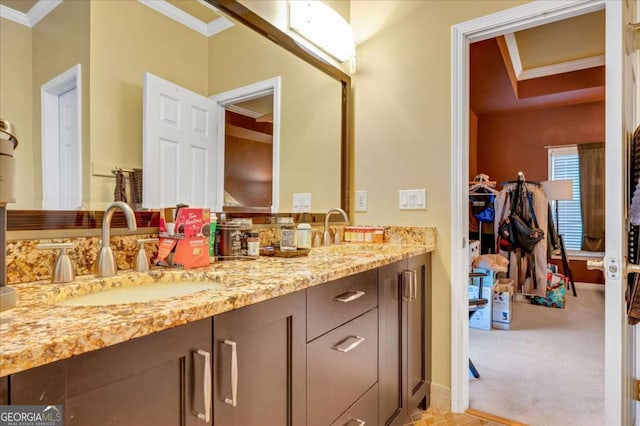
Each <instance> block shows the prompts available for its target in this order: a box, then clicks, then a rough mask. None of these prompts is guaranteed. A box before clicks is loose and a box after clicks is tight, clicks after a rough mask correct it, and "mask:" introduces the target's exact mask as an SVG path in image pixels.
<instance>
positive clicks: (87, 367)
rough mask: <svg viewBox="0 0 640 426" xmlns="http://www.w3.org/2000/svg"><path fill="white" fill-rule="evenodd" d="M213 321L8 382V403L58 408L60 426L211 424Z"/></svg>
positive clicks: (26, 373) (81, 357) (16, 376)
mask: <svg viewBox="0 0 640 426" xmlns="http://www.w3.org/2000/svg"><path fill="white" fill-rule="evenodd" d="M210 354H211V319H205V320H201V321H197V322H193V323H190V324H187V325H184V326H181V327H175V328H172V329H169V330H165V331H162V332H159V333H155V334H152V335H149V336H146V337H142V338H139V339H134V340H132V341H130V342H126V343H121V344H118V345H115V346H111V347H108V348H105V349H101V350H98V351H94V352H89V353H86V354H83V355H79V356H77V357H73V358H69V359H67V360H63V361H58V362H55V363H52V364H48V365H45V366H42V367H38V368H34V369H31V370H27V371H24V372H21V373H17V374H14V375H12V376H11V377H10V403H11V404H16V405H18V404H45V405H47V404H52V405H53V404H62V405H63V406H64V407H63V413H64V418H65V421H64V424H65V425H79V426H82V425H89V424H90V425H96V426H100V425H112V424H122V425H140V426H144V425H165V424H166V425H169V424H171V425H187V426H199V425H207V424H209V425H210V424H212V422H211V420H212V416H211V415H210V416H209V420H206V419H204V418H199V416H198V413H200V414H202V417H206V416H205V415H206V411H207V407H208V408H209V414H211V410H210V409H211V400H209V401H205V395H210V394H211V391H210V390H209V389H206V388H207V387H210V386H211V381H210V380H209V379H207V377H206V375H207V374H208V375H209V378H210V375H211V367H210V364H209V367H207V366H206V360H207V359H208V358H210Z"/></svg>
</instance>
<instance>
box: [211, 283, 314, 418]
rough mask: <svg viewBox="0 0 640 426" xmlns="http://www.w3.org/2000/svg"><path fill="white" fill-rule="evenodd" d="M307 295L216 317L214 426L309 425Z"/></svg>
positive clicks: (252, 306) (299, 295)
mask: <svg viewBox="0 0 640 426" xmlns="http://www.w3.org/2000/svg"><path fill="white" fill-rule="evenodd" d="M305 327H306V315H305V292H304V291H299V292H296V293H292V294H289V295H286V296H281V297H278V298H275V299H271V300H268V301H265V302H261V303H257V304H255V305H250V306H247V307H244V308H240V309H237V310H234V311H230V312H227V313H224V314H221V315H218V316H216V317H214V320H213V328H214V339H215V340H214V359H215V370H214V391H213V393H214V418H215V419H214V423H215V424H216V425H220V426H234V425H237V426H244V425H265V426H269V425H278V426H282V425H304V424H305V423H306V420H305V416H306V406H305V404H306V350H305V345H306V329H305Z"/></svg>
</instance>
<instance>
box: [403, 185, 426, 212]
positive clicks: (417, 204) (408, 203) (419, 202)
mask: <svg viewBox="0 0 640 426" xmlns="http://www.w3.org/2000/svg"><path fill="white" fill-rule="evenodd" d="M398 207H399V208H400V210H425V209H426V208H427V190H426V189H401V190H400V191H398Z"/></svg>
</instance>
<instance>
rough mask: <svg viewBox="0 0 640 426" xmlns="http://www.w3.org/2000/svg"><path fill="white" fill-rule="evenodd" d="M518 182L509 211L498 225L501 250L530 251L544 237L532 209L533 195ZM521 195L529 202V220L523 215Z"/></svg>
mask: <svg viewBox="0 0 640 426" xmlns="http://www.w3.org/2000/svg"><path fill="white" fill-rule="evenodd" d="M525 191H526V190H525V188H524V186H523V185H522V183H521V182H518V185H517V186H516V190H515V196H514V197H513V199H512V200H511V205H510V209H511V211H510V212H509V214H508V215H507V217H505V218H504V219H503V220H502V221H501V222H500V225H499V226H498V244H499V247H500V249H501V250H504V251H516V250H518V249H520V250H522V251H524V252H526V253H531V252H533V250H534V249H535V247H536V245H537V244H538V243H539V242H540V241H542V239H543V238H544V231H543V230H542V229H540V227H539V226H538V220H537V218H536V212H535V211H534V210H533V196H532V194H531V192H529V191H526V195H525ZM523 196H525V197H526V200H527V202H528V204H529V213H530V216H531V221H528V220H526V219H525V218H524V215H523V208H522V207H523V206H522V205H523V204H524V200H523Z"/></svg>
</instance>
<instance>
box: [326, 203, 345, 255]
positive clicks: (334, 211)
mask: <svg viewBox="0 0 640 426" xmlns="http://www.w3.org/2000/svg"><path fill="white" fill-rule="evenodd" d="M334 213H340V214H341V215H342V217H343V218H344V221H345V222H349V216H347V212H345V211H344V210H342V209H340V208H335V209H331V210H329V211H328V212H327V215H326V216H325V217H324V232H323V233H322V245H323V246H330V245H331V234H329V217H330V216H331V215H332V214H334Z"/></svg>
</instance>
